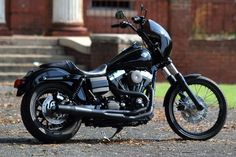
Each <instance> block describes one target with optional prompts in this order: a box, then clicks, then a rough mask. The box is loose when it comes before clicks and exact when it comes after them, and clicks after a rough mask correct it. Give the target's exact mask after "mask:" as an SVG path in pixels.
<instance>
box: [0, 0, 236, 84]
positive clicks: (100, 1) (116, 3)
mask: <svg viewBox="0 0 236 157" xmlns="http://www.w3.org/2000/svg"><path fill="white" fill-rule="evenodd" d="M140 3H144V5H145V7H146V8H147V9H148V17H149V18H152V19H154V20H156V21H158V22H159V23H160V24H161V25H163V26H164V27H165V28H166V29H167V30H168V31H169V32H170V34H171V36H172V38H173V41H174V50H173V55H172V56H173V59H174V61H175V62H176V65H178V68H180V70H181V71H182V72H184V73H190V72H199V73H203V74H204V75H206V76H209V77H211V78H213V79H215V80H217V81H219V82H228V83H235V82H236V68H235V66H234V64H235V63H234V62H235V60H236V46H235V45H236V40H235V38H236V33H235V32H236V1H235V0H227V1H225V0H201V1H199V0H40V1H36V0H0V36H1V35H15V34H25V35H43V36H45V35H46V36H61V35H69V36H71V35H73V36H77V35H90V34H91V33H131V32H130V31H124V30H119V29H111V28H110V25H111V24H112V23H117V20H116V19H115V18H114V12H115V11H116V10H117V8H122V9H123V10H125V13H126V15H127V16H128V17H130V16H133V15H136V14H137V13H138V12H139V5H140ZM91 55H92V54H91ZM100 55H102V54H100ZM100 62H103V60H101V61H100Z"/></svg>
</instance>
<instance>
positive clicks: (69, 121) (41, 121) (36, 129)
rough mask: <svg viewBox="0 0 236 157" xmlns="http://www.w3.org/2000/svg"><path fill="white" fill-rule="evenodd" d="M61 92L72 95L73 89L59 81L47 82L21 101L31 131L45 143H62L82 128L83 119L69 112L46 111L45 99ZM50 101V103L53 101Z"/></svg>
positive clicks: (22, 114)
mask: <svg viewBox="0 0 236 157" xmlns="http://www.w3.org/2000/svg"><path fill="white" fill-rule="evenodd" d="M55 93H61V94H62V95H64V96H68V97H70V96H71V95H72V93H71V91H70V90H69V89H68V87H67V86H65V85H62V84H59V83H47V84H42V85H40V86H38V87H36V88H35V89H34V90H33V91H30V92H28V93H27V94H25V95H24V97H23V99H22V103H21V116H22V120H23V123H24V126H25V127H26V129H27V130H28V131H29V133H30V134H31V135H32V136H34V137H35V138H36V139H38V140H39V141H41V142H44V143H60V142H64V141H66V140H68V139H70V138H72V137H73V136H74V135H75V134H76V133H77V131H78V130H79V128H80V125H81V120H78V119H75V118H74V117H72V116H71V115H68V114H60V113H51V114H47V113H46V112H45V110H46V107H45V101H47V100H50V99H51V102H55V101H59V100H54V99H52V95H53V94H55ZM51 102H50V103H51Z"/></svg>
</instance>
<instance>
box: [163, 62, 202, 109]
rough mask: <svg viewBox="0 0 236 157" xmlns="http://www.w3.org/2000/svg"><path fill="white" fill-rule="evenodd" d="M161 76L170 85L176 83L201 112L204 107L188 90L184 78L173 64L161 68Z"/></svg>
mask: <svg viewBox="0 0 236 157" xmlns="http://www.w3.org/2000/svg"><path fill="white" fill-rule="evenodd" d="M162 74H163V75H164V76H165V78H166V79H167V80H168V81H169V82H170V84H171V85H174V84H176V83H178V84H179V85H180V87H181V89H182V90H183V91H186V93H187V94H188V96H189V97H190V98H191V100H192V101H193V103H194V104H195V105H196V108H197V109H198V110H202V109H203V108H204V107H203V105H202V104H201V102H199V101H198V99H197V98H196V96H195V95H194V94H193V93H192V91H191V90H190V88H189V86H188V84H187V82H186V80H185V78H184V77H183V75H182V74H181V73H180V72H179V71H178V70H177V69H176V67H175V65H174V64H173V63H170V64H168V65H167V66H165V67H163V68H162Z"/></svg>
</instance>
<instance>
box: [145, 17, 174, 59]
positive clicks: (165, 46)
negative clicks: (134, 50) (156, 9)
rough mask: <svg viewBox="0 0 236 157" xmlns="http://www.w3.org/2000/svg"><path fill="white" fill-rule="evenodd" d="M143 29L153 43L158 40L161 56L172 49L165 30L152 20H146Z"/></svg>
mask: <svg viewBox="0 0 236 157" xmlns="http://www.w3.org/2000/svg"><path fill="white" fill-rule="evenodd" d="M144 30H145V32H146V33H147V35H148V37H149V38H150V39H151V40H152V42H153V43H156V42H158V43H159V45H160V50H161V54H162V56H163V57H168V56H169V55H170V53H171V49H172V41H171V38H170V36H169V34H168V33H167V31H166V30H165V29H164V28H163V27H162V26H161V25H159V24H158V23H156V22H155V21H153V20H150V19H149V20H148V21H147V22H146V23H145V25H144Z"/></svg>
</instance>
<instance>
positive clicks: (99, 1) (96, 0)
mask: <svg viewBox="0 0 236 157" xmlns="http://www.w3.org/2000/svg"><path fill="white" fill-rule="evenodd" d="M92 7H93V8H124V9H131V2H130V1H128V0H127V1H125V0H109V1H108V0H92Z"/></svg>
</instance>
